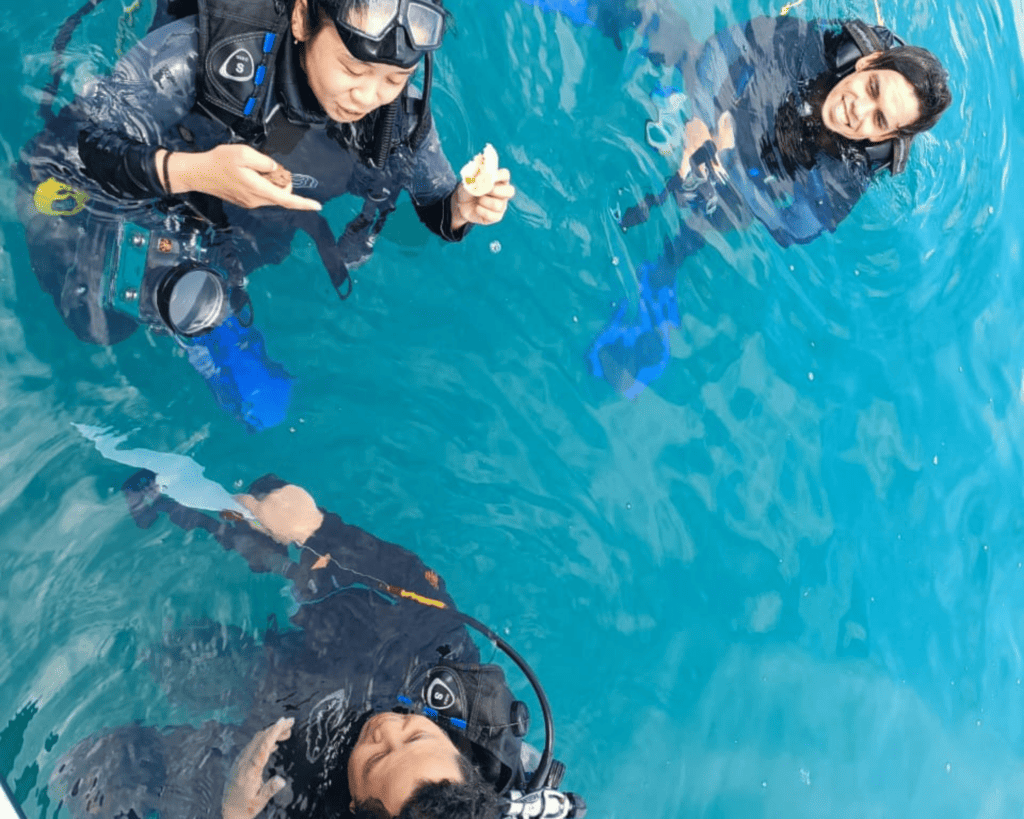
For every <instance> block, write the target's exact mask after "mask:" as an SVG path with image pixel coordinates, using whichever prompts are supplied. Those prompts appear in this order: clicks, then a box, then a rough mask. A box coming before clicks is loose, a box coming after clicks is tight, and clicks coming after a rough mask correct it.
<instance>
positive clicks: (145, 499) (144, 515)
mask: <svg viewBox="0 0 1024 819" xmlns="http://www.w3.org/2000/svg"><path fill="white" fill-rule="evenodd" d="M121 491H122V492H123V493H124V497H125V501H126V502H127V504H128V511H129V512H130V513H131V516H132V518H133V519H134V521H135V523H136V525H137V526H138V527H139V528H140V529H148V528H149V527H150V526H152V525H153V523H154V522H155V521H156V519H157V518H158V517H160V515H161V514H166V515H167V517H168V518H169V519H170V521H171V523H173V524H174V525H175V526H178V527H180V528H182V529H184V530H185V531H186V532H191V531H192V530H194V529H204V530H205V531H207V532H209V533H210V534H211V535H213V537H214V538H216V540H217V542H218V543H220V545H221V546H223V547H224V548H225V549H228V550H230V551H234V552H238V553H239V554H240V555H241V556H242V557H244V558H245V560H246V562H247V563H248V564H249V569H250V570H251V571H253V572H256V573H264V572H274V573H276V574H281V575H285V576H288V575H289V574H290V573H291V571H292V569H293V567H294V566H295V564H294V562H293V561H292V560H290V559H289V557H288V549H287V547H285V546H283V545H281V544H280V543H278V542H277V541H275V540H274V539H272V538H270V537H268V536H267V535H265V534H263V533H262V532H260V531H258V530H256V529H253V528H252V527H251V526H249V525H248V524H246V523H238V524H235V523H231V522H228V521H226V520H219V519H217V518H215V517H212V516H211V515H208V514H206V513H205V512H200V511H199V510H198V509H192V508H190V507H188V506H185V505H184V504H181V503H178V502H177V501H176V500H173V499H171V498H169V497H167V496H166V495H163V494H161V493H160V490H159V489H158V488H157V486H156V475H155V474H154V473H153V472H151V471H150V470H148V469H140V470H139V471H138V472H136V473H135V474H134V475H132V476H131V477H130V478H128V480H126V481H125V482H124V483H123V484H122V485H121Z"/></svg>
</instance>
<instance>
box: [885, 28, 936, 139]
mask: <svg viewBox="0 0 1024 819" xmlns="http://www.w3.org/2000/svg"><path fill="white" fill-rule="evenodd" d="M869 56H870V57H871V65H870V67H871V68H872V69H875V70H882V71H897V72H899V73H900V74H902V75H903V77H904V79H906V81H907V82H909V83H910V84H911V85H912V86H913V87H914V94H915V95H916V96H917V102H918V105H919V106H920V108H921V114H920V116H918V118H917V119H916V120H914V122H912V123H911V124H910V125H907V126H906V127H904V128H900V129H899V130H898V131H897V132H896V134H897V136H901V137H913V136H915V135H917V134H920V133H922V132H924V131H927V130H928V129H929V128H931V127H932V126H933V125H935V123H936V122H938V121H939V117H941V116H942V113H943V112H944V111H945V110H946V109H947V108H949V105H950V103H951V102H952V101H953V96H952V94H951V93H950V91H949V83H948V81H949V74H948V73H947V72H946V69H945V68H944V67H943V65H942V63H940V62H939V61H938V59H937V58H936V57H935V55H934V54H932V53H931V52H930V51H928V50H927V49H924V48H918V47H917V46H896V47H894V48H890V49H888V50H886V51H881V52H878V53H876V54H872V55H869Z"/></svg>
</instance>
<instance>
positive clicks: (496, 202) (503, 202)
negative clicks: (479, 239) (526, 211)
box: [472, 196, 508, 225]
mask: <svg viewBox="0 0 1024 819" xmlns="http://www.w3.org/2000/svg"><path fill="white" fill-rule="evenodd" d="M507 209H508V200H507V199H497V198H495V197H491V196H483V197H481V198H480V199H479V200H477V202H476V204H474V205H473V219H472V221H474V222H476V223H477V224H480V225H493V224H496V223H497V222H500V221H501V220H502V218H503V217H504V216H505V211H506V210H507Z"/></svg>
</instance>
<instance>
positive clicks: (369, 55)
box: [335, 0, 445, 68]
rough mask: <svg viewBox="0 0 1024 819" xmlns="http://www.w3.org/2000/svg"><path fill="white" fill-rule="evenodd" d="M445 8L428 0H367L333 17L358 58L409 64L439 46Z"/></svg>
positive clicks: (412, 64)
mask: <svg viewBox="0 0 1024 819" xmlns="http://www.w3.org/2000/svg"><path fill="white" fill-rule="evenodd" d="M444 20H445V15H444V9H443V8H442V7H441V6H440V5H438V4H435V3H432V2H429V0H366V2H361V3H357V4H355V5H353V6H352V7H351V8H350V9H349V10H348V12H347V13H346V14H344V15H343V16H342V17H341V19H336V20H335V25H336V26H337V29H338V34H339V35H340V36H341V40H342V42H343V43H344V44H345V47H346V48H347V49H348V50H349V51H350V52H351V54H352V56H353V57H355V58H356V59H357V60H361V61H362V62H367V63H387V64H388V65H396V66H399V67H401V68H411V67H412V66H414V65H416V63H418V62H419V60H420V58H421V57H422V56H423V55H424V54H425V53H427V52H428V51H435V50H436V49H438V48H440V47H441V39H442V37H444Z"/></svg>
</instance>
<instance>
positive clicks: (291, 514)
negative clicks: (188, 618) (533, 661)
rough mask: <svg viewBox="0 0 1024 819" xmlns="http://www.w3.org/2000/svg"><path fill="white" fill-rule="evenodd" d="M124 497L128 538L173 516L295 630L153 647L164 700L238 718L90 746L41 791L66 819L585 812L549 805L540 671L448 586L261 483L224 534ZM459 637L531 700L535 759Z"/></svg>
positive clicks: (152, 488) (522, 711)
mask: <svg viewBox="0 0 1024 819" xmlns="http://www.w3.org/2000/svg"><path fill="white" fill-rule="evenodd" d="M122 488H123V491H124V493H125V497H126V499H127V502H128V506H129V510H130V512H131V514H132V516H133V518H134V519H135V521H136V523H137V524H138V525H139V526H140V527H142V528H148V527H149V526H150V525H152V524H153V522H154V521H155V520H156V519H157V518H158V517H159V516H160V515H161V514H165V513H166V514H167V515H168V516H169V517H170V519H171V521H172V522H174V523H175V524H176V525H178V526H180V527H181V528H183V529H184V530H186V531H191V530H194V529H205V530H206V531H208V532H209V533H211V534H212V535H213V536H214V538H216V539H217V540H218V541H219V542H220V543H221V545H222V546H223V547H224V548H225V549H228V550H231V551H235V552H237V553H239V554H240V555H241V556H242V557H243V558H244V559H245V560H246V561H247V562H248V564H249V567H250V569H251V570H252V571H253V572H274V573H277V574H279V575H282V576H283V577H286V578H288V579H289V580H290V581H291V589H292V595H293V597H294V602H295V609H294V613H293V614H292V615H291V616H290V621H291V624H292V626H294V628H289V629H281V630H278V629H276V628H270V629H268V630H267V632H266V634H265V636H264V639H263V641H262V643H259V644H257V643H256V641H254V640H252V638H251V637H249V636H248V635H245V634H244V633H242V632H241V630H237V629H231V628H230V627H225V626H222V625H220V624H211V626H210V627H209V628H204V627H196V628H194V629H183V630H181V634H180V635H177V636H176V635H175V634H173V633H172V634H171V635H169V636H168V637H166V638H165V641H164V645H163V646H162V647H158V648H157V649H155V651H156V652H157V653H158V654H159V652H161V651H164V652H167V653H168V656H171V657H172V659H171V660H169V661H168V662H166V663H163V664H162V665H161V661H160V660H157V659H155V658H151V667H153V668H154V669H156V668H163V669H164V670H163V674H164V677H163V678H162V679H161V684H162V685H164V686H165V690H166V691H169V692H171V693H170V694H169V695H170V696H171V699H172V701H177V702H178V703H185V704H188V702H189V701H190V698H191V701H192V702H196V701H197V700H198V698H200V697H202V696H203V694H202V690H203V689H204V687H205V688H206V689H209V690H215V691H216V692H217V693H218V696H220V697H221V700H220V701H219V703H218V704H219V706H220V707H221V708H224V707H226V706H229V703H228V700H231V703H230V707H231V708H237V709H238V711H237V712H238V713H239V714H241V715H243V716H242V717H241V719H240V721H239V723H238V724H226V723H223V722H214V721H207V722H204V723H202V724H200V725H198V726H197V727H193V726H191V725H181V726H176V727H171V728H165V729H162V730H161V729H158V728H155V727H151V726H142V725H139V724H134V725H126V726H121V727H118V728H114V729H112V730H108V731H104V732H100V733H99V734H96V735H93V736H91V737H88V738H86V739H84V740H83V741H81V742H79V743H78V744H77V745H76V746H75V747H74V748H72V749H71V750H70V751H68V752H67V753H66V754H64V755H63V756H62V757H61V759H60V760H59V761H58V762H57V764H56V766H55V768H54V770H53V772H52V774H51V777H50V783H49V789H50V793H51V795H52V796H54V797H56V798H57V799H60V800H61V801H62V802H63V803H64V804H65V805H66V806H67V809H68V811H69V812H70V814H71V815H72V816H74V817H78V818H79V819H104V817H106V818H107V819H119V817H138V818H139V819H143V818H144V817H146V816H149V815H151V814H153V812H154V811H156V812H157V813H158V815H159V816H160V817H161V818H162V819H197V818H199V817H206V819H216V817H217V816H218V814H219V813H221V815H222V816H223V817H224V819H251V817H252V816H255V815H256V813H259V812H261V811H264V810H265V814H264V815H265V816H267V817H268V819H309V817H355V818H356V819H386V817H393V816H415V817H418V819H434V817H436V819H444V817H449V819H501V817H509V819H516V817H522V819H572V817H583V815H584V814H585V811H586V806H585V804H584V802H583V800H582V799H581V798H580V797H578V796H576V795H575V794H570V793H565V792H562V791H560V790H559V789H558V788H559V785H560V783H561V780H562V777H563V775H564V773H565V768H564V766H563V765H562V763H560V762H559V761H557V760H556V759H555V758H554V756H553V746H554V725H553V722H552V718H551V711H550V706H549V704H548V701H547V698H546V696H545V694H544V691H543V689H542V688H541V686H540V684H539V682H538V681H537V678H536V676H535V675H534V673H533V671H532V670H531V669H530V667H529V666H528V665H527V664H526V663H525V661H524V660H523V659H522V657H520V656H519V655H518V654H517V653H516V652H515V650H514V649H512V648H511V646H509V645H508V644H507V643H506V642H505V641H504V640H502V639H501V637H499V636H498V635H497V634H495V633H494V632H493V631H491V630H490V629H488V628H487V627H486V626H483V625H482V624H480V623H479V622H477V621H476V620H474V619H473V618H471V617H469V616H468V615H465V614H463V613H462V612H459V611H458V610H457V609H456V608H455V604H454V602H453V600H452V599H451V597H450V596H449V594H448V593H447V591H446V589H445V584H444V580H443V579H442V578H440V577H439V576H438V575H437V573H436V572H434V571H432V570H431V569H429V568H428V567H427V566H426V565H424V564H423V562H422V561H421V560H420V559H419V558H418V557H417V556H416V555H414V554H413V553H412V552H409V551H408V550H406V549H403V548H402V547H400V546H397V545H395V544H392V543H387V542H385V541H383V540H380V539H378V538H376V537H374V536H373V535H371V534H369V533H368V532H365V531H363V530H362V529H359V528H358V527H355V526H352V525H349V524H346V523H345V522H344V521H343V520H342V519H341V518H340V517H339V516H338V515H336V514H333V513H330V512H326V511H324V510H322V509H320V508H318V507H317V505H316V503H315V501H314V500H313V498H312V497H311V496H310V495H309V493H308V492H306V491H305V490H304V489H302V488H300V487H298V486H295V485H293V484H287V483H285V482H284V481H282V480H281V479H279V478H277V477H275V476H273V475H268V476H264V477H263V478H260V479H258V480H256V481H255V482H253V484H252V485H251V486H250V487H249V490H248V493H247V494H245V495H239V496H236V499H237V501H238V503H239V504H240V506H238V507H236V508H240V509H242V512H243V513H239V512H237V511H236V508H232V509H227V510H224V511H222V512H221V514H220V516H219V518H214V517H211V516H209V515H207V514H204V513H203V512H200V511H198V510H196V509H193V508H190V507H187V506H184V505H182V504H180V503H178V502H177V501H175V500H173V499H171V498H170V497H169V496H167V495H166V494H163V493H162V492H161V491H160V489H159V488H158V486H157V478H156V476H155V475H154V473H153V472H151V471H149V470H145V469H144V470H140V471H139V472H137V473H135V474H134V475H132V476H131V477H130V478H129V479H128V480H127V481H125V483H124V486H123V487H122ZM295 548H298V550H299V553H298V557H297V559H293V557H292V554H291V553H290V550H291V552H292V553H293V552H294V550H295ZM467 626H470V627H471V628H474V629H477V630H479V631H481V632H482V633H483V634H484V636H485V637H486V638H487V639H488V640H489V641H490V642H491V643H492V644H493V645H495V646H497V647H499V648H501V649H502V650H503V651H505V652H506V653H507V654H508V656H509V657H510V658H511V659H512V660H513V661H514V662H515V663H516V664H517V665H518V666H519V668H520V669H521V670H522V671H523V673H524V674H525V675H526V677H527V679H528V680H529V682H530V683H531V685H532V686H533V687H534V690H535V692H536V694H537V698H538V701H539V702H540V705H541V709H542V711H543V715H544V723H545V724H544V729H545V730H544V733H545V744H544V748H543V751H542V752H538V751H536V750H535V749H534V748H532V746H530V745H529V744H527V743H526V742H524V740H523V737H524V736H525V734H526V732H527V730H528V727H529V710H528V708H527V706H526V705H525V703H523V702H522V701H520V700H516V699H515V698H514V697H513V695H512V693H511V691H510V690H509V688H508V686H507V684H506V682H505V676H504V672H503V671H502V669H501V667H500V666H498V665H494V664H481V663H480V657H479V651H478V649H477V647H476V644H475V643H474V642H473V640H472V639H471V637H470V634H469V632H468V630H467V628H466V627H467ZM179 648H180V652H178V653H175V652H177V650H178V649H179ZM172 655H173V656H172ZM169 667H170V668H172V670H171V671H168V670H167V668H169ZM211 669H213V670H211ZM217 669H220V670H224V671H225V673H223V674H221V673H217ZM204 677H207V678H208V679H206V680H205V681H204V680H203V678H204ZM206 707H207V708H209V704H207V706H206ZM268 725H269V728H265V727H264V726H268ZM260 729H262V730H260ZM254 734H255V736H254ZM232 760H235V763H234V764H232ZM264 768H266V769H267V774H268V775H269V778H268V779H267V780H266V781H264V779H263V772H264ZM264 806H265V807H264Z"/></svg>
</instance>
